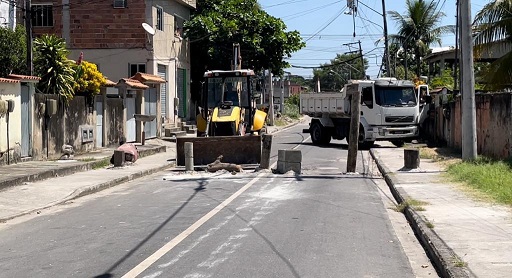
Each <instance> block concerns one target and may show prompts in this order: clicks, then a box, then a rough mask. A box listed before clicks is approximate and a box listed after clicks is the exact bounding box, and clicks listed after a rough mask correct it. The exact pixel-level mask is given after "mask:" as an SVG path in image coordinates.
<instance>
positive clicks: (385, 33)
mask: <svg viewBox="0 0 512 278" xmlns="http://www.w3.org/2000/svg"><path fill="white" fill-rule="evenodd" d="M382 20H383V21H384V22H383V23H384V26H383V27H384V28H383V29H384V56H385V57H386V76H387V77H391V67H390V62H389V42H388V21H387V19H386V1H385V0H382ZM363 68H364V64H363ZM394 75H395V76H396V73H394Z"/></svg>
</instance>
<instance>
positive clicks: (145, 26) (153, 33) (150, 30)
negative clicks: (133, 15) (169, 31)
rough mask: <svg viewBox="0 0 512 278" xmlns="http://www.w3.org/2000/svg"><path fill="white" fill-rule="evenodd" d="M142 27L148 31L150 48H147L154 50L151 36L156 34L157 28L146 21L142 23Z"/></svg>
mask: <svg viewBox="0 0 512 278" xmlns="http://www.w3.org/2000/svg"><path fill="white" fill-rule="evenodd" d="M142 28H144V31H146V33H147V36H148V46H149V48H147V50H149V51H153V45H152V41H151V37H152V36H154V35H155V29H153V27H151V26H150V25H149V24H147V23H146V22H143V23H142Z"/></svg>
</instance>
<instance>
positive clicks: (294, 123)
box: [268, 119, 301, 134]
mask: <svg viewBox="0 0 512 278" xmlns="http://www.w3.org/2000/svg"><path fill="white" fill-rule="evenodd" d="M299 123H301V121H300V119H299V120H298V121H296V122H293V123H291V124H288V125H285V126H282V127H279V128H277V129H276V130H275V131H273V132H269V133H268V134H274V133H277V132H281V131H283V130H286V129H288V128H291V127H293V126H296V125H298V124H299Z"/></svg>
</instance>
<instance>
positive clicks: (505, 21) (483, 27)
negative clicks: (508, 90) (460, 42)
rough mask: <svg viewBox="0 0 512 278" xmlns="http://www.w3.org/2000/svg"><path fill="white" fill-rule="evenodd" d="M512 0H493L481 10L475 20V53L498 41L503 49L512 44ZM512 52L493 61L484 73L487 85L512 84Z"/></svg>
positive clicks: (495, 87) (503, 85) (488, 47)
mask: <svg viewBox="0 0 512 278" xmlns="http://www.w3.org/2000/svg"><path fill="white" fill-rule="evenodd" d="M510 11H512V0H500V1H491V2H490V3H488V4H487V5H485V6H484V7H483V8H482V10H480V11H479V12H478V13H477V14H476V16H475V21H474V31H475V37H474V38H475V55H476V56H479V55H480V54H482V52H483V51H489V50H490V48H491V47H492V46H493V45H496V43H497V42H499V43H500V46H501V47H502V49H510V47H511V46H512V13H511V12H510ZM510 64H512V52H508V53H507V54H505V55H504V56H502V57H500V58H499V59H498V60H496V61H494V62H493V63H491V65H490V67H489V68H488V70H487V71H486V72H485V73H484V76H483V78H484V80H485V81H486V83H487V87H489V88H491V89H498V88H503V87H510V85H511V84H512V69H511V68H510Z"/></svg>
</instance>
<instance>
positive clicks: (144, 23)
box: [142, 22, 155, 35]
mask: <svg viewBox="0 0 512 278" xmlns="http://www.w3.org/2000/svg"><path fill="white" fill-rule="evenodd" d="M142 28H144V30H146V32H147V33H148V34H150V35H154V34H155V29H153V27H151V26H150V25H149V24H147V23H146V22H143V23H142Z"/></svg>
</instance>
